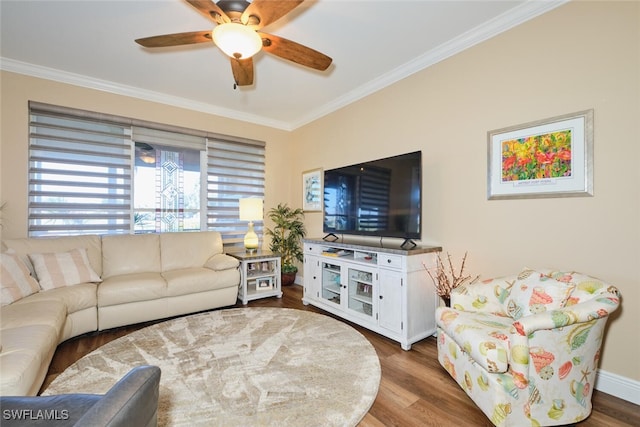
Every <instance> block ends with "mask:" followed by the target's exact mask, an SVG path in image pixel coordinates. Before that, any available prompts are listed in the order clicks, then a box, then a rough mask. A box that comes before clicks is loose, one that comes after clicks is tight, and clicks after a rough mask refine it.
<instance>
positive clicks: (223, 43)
mask: <svg viewBox="0 0 640 427" xmlns="http://www.w3.org/2000/svg"><path fill="white" fill-rule="evenodd" d="M212 37H213V41H214V43H215V44H216V46H218V47H219V48H220V50H222V51H223V52H224V53H225V54H226V55H227V56H230V57H231V58H236V59H247V58H251V57H252V56H253V55H255V54H256V53H258V51H260V49H261V48H262V38H260V36H259V35H258V33H257V32H256V31H255V30H252V29H251V28H249V27H247V26H246V25H242V24H238V23H235V22H229V23H226V24H221V25H218V26H217V27H215V28H214V29H213V32H212Z"/></svg>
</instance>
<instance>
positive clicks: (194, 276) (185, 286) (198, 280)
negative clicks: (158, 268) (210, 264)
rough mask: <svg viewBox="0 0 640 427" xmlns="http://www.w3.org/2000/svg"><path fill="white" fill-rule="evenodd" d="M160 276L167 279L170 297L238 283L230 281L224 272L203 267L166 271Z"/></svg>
mask: <svg viewBox="0 0 640 427" xmlns="http://www.w3.org/2000/svg"><path fill="white" fill-rule="evenodd" d="M162 276H163V277H164V278H165V280H166V281H167V294H168V295H169V296H172V297H174V296H178V295H186V294H194V293H197V292H205V291H213V290H216V289H222V288H228V287H229V286H237V285H238V283H237V282H233V281H231V282H230V281H229V279H228V277H227V276H226V275H225V274H224V272H215V271H213V270H210V269H208V268H204V267H201V268H185V269H181V270H172V271H166V272H164V273H162Z"/></svg>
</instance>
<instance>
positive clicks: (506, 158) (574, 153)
mask: <svg viewBox="0 0 640 427" xmlns="http://www.w3.org/2000/svg"><path fill="white" fill-rule="evenodd" d="M487 144H488V147H487V148H488V149H487V199H489V200H498V199H524V198H542V197H576V196H593V109H590V110H584V111H578V112H575V113H570V114H564V115H561V116H556V117H551V118H548V119H543V120H538V121H534V122H529V123H524V124H521V125H516V126H510V127H506V128H502V129H496V130H492V131H489V132H487Z"/></svg>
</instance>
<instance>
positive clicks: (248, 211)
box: [239, 197, 262, 252]
mask: <svg viewBox="0 0 640 427" xmlns="http://www.w3.org/2000/svg"><path fill="white" fill-rule="evenodd" d="M239 202H240V220H241V221H249V229H248V230H247V234H245V235H244V247H245V249H246V250H247V252H255V251H256V250H257V249H258V246H259V244H260V242H259V240H258V235H257V234H256V232H255V230H254V229H253V221H261V220H262V199H261V198H257V197H256V198H249V199H240V200H239Z"/></svg>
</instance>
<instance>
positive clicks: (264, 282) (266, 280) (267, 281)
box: [256, 277, 273, 291]
mask: <svg viewBox="0 0 640 427" xmlns="http://www.w3.org/2000/svg"><path fill="white" fill-rule="evenodd" d="M271 289H273V280H272V279H271V277H262V278H260V279H257V280H256V291H270V290H271Z"/></svg>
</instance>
